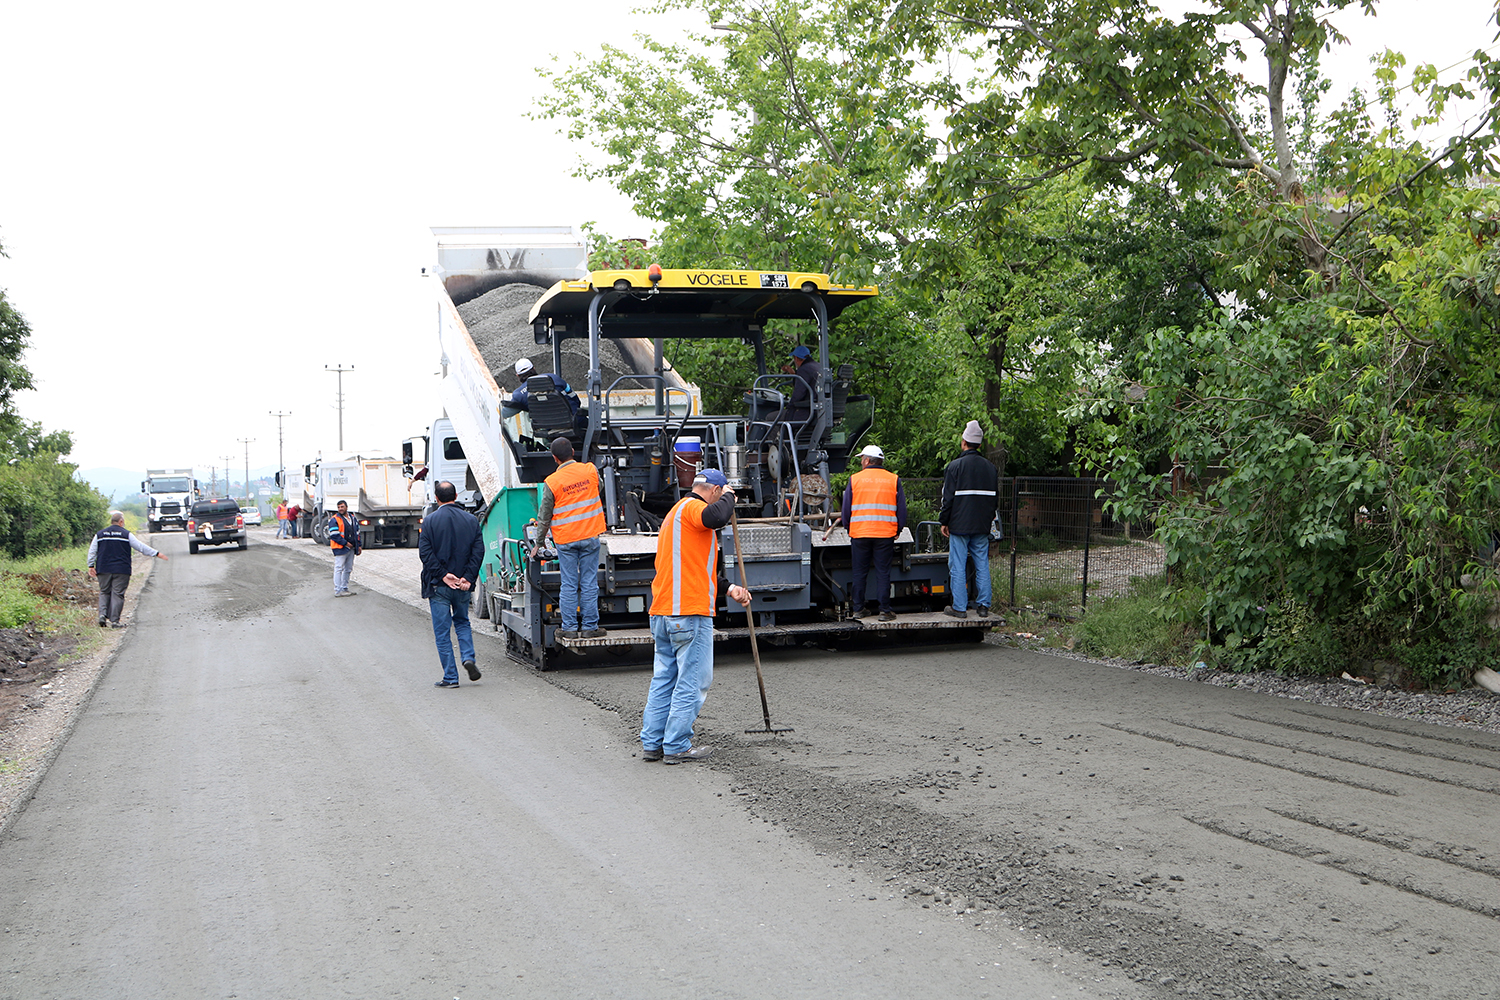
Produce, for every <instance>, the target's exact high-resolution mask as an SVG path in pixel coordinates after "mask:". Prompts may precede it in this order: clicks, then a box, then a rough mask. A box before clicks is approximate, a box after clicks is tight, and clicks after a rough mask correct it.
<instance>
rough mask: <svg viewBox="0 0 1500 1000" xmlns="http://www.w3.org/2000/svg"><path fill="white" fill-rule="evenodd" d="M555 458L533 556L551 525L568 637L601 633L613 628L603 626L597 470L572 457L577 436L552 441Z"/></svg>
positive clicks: (601, 522)
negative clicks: (601, 623) (600, 598)
mask: <svg viewBox="0 0 1500 1000" xmlns="http://www.w3.org/2000/svg"><path fill="white" fill-rule="evenodd" d="M552 460H553V461H555V462H556V463H557V471H556V472H554V473H552V475H550V476H548V477H547V482H546V484H545V485H544V486H543V487H542V501H541V507H540V509H539V510H538V512H537V520H538V521H539V522H540V523H541V530H540V531H539V532H538V533H537V541H536V545H533V546H532V547H531V556H532V558H533V559H534V558H536V550H537V548H538V547H540V546H541V544H542V540H543V539H545V538H546V537H547V529H548V528H549V527H550V528H551V529H552V540H553V542H555V543H556V544H557V565H558V568H559V570H561V572H562V588H561V592H560V593H559V594H558V606H559V607H561V608H562V628H561V629H559V630H558V633H557V634H558V635H560V636H562V637H563V638H565V639H577V638H580V637H581V638H584V639H602V638H604V637H605V636H606V635H608V634H609V633H607V632H605V631H604V629H602V628H600V627H599V536H600V535H602V534H603V533H604V505H603V504H602V503H600V502H599V470H598V469H597V468H595V467H594V466H593V465H584V464H583V463H582V462H575V461H574V460H573V442H571V441H569V440H568V439H567V438H565V437H560V438H557V439H556V440H555V441H553V442H552Z"/></svg>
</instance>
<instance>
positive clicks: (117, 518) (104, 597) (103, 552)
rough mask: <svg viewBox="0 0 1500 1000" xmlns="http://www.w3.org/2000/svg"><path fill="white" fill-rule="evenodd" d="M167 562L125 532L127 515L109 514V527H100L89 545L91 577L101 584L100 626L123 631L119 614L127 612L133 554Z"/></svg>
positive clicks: (162, 556) (123, 625) (113, 511)
mask: <svg viewBox="0 0 1500 1000" xmlns="http://www.w3.org/2000/svg"><path fill="white" fill-rule="evenodd" d="M132 550H134V551H136V552H139V553H141V554H142V555H146V556H152V557H154V558H157V559H166V558H167V557H166V556H165V555H163V554H162V553H160V552H158V551H157V550H156V549H153V548H152V547H151V546H149V545H147V544H146V543H145V542H143V541H141V540H140V539H138V538H136V537H135V536H134V535H132V534H131V533H130V532H128V531H126V530H125V515H124V514H122V513H121V512H120V511H117V510H112V511H110V512H109V527H107V528H101V529H100V531H99V533H98V534H97V535H95V536H94V540H93V541H92V542H89V558H88V567H89V576H90V577H94V578H96V579H98V581H99V627H100V628H104V627H105V626H108V627H110V628H124V627H125V624H124V623H123V622H121V621H120V612H121V611H123V610H125V588H126V587H128V586H130V553H131V551H132Z"/></svg>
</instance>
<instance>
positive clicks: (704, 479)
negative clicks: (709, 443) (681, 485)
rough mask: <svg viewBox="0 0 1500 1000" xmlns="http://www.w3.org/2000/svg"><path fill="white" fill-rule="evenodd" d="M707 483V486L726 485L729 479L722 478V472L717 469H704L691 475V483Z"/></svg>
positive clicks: (695, 484)
mask: <svg viewBox="0 0 1500 1000" xmlns="http://www.w3.org/2000/svg"><path fill="white" fill-rule="evenodd" d="M699 483H707V484H708V485H709V486H728V485H729V480H728V479H726V478H724V473H722V472H720V471H719V470H718V469H704V470H703V471H702V472H700V473H698V474H697V475H696V476H694V477H693V485H694V486H697V485H698V484H699Z"/></svg>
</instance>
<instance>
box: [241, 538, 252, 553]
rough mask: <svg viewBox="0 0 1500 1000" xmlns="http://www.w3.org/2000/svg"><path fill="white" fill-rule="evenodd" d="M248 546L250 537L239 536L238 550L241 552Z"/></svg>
mask: <svg viewBox="0 0 1500 1000" xmlns="http://www.w3.org/2000/svg"><path fill="white" fill-rule="evenodd" d="M249 547H250V539H248V538H241V539H240V551H241V552H243V551H245V550H246V549H248V548H249Z"/></svg>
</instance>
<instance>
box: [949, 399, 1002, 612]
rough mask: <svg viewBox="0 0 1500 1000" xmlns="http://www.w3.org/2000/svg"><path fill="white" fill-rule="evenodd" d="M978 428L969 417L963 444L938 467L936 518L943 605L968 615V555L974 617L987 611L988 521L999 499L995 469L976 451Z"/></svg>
mask: <svg viewBox="0 0 1500 1000" xmlns="http://www.w3.org/2000/svg"><path fill="white" fill-rule="evenodd" d="M983 441H984V429H983V428H982V427H980V426H979V421H977V420H970V421H969V423H968V426H966V427H965V428H964V433H963V450H962V451H961V452H960V453H959V456H958V457H957V458H955V459H954V460H953V461H951V462H949V463H948V468H946V469H944V470H943V506H942V509H941V510H940V511H939V512H938V523H939V524H941V525H942V526H943V529H942V530H943V535H944V537H946V538H947V539H948V588H949V590H951V591H952V592H953V603H952V604H951V605H949V606H948V607H946V608H944V609H943V614H945V615H948V616H949V617H951V618H967V617H969V581H968V579H967V576H966V574H967V573H968V561H969V559H970V558H972V559H973V560H974V591H975V594H974V603H975V604H976V605H977V607H978V610H979V617H981V618H988V617H989V616H990V524H991V523H992V522H993V521H994V520H995V511H996V510H997V509H999V505H1000V492H999V485H1000V474H999V472H998V471H997V470H996V469H995V466H994V465H993V464H991V462H990V460H989V459H987V458H985V457H984V456H983V455H981V454H979V445H980V444H981V443H982V442H983Z"/></svg>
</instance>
